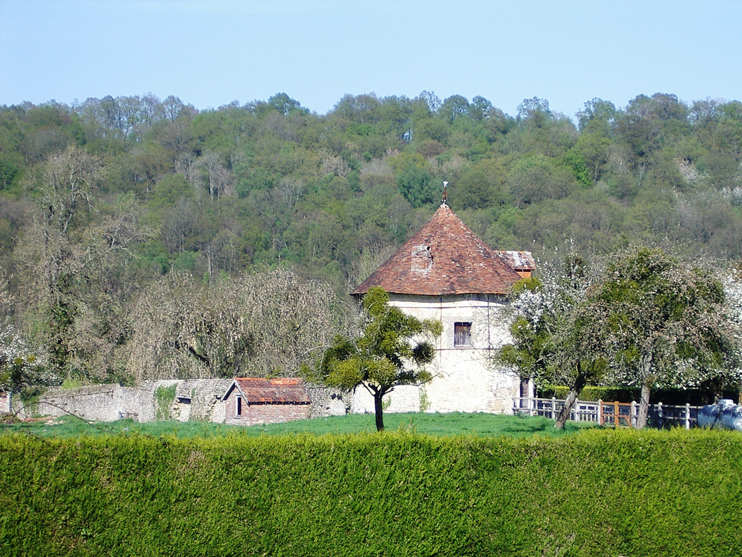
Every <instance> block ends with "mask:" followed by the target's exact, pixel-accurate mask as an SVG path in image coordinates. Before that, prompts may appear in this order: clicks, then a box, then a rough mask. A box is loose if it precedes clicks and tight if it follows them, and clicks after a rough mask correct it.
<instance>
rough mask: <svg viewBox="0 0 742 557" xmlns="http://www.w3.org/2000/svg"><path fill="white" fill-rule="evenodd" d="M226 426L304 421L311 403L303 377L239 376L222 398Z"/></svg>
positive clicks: (308, 413)
mask: <svg viewBox="0 0 742 557" xmlns="http://www.w3.org/2000/svg"><path fill="white" fill-rule="evenodd" d="M222 400H223V401H224V403H225V414H226V420H225V422H226V423H227V424H231V425H259V424H275V423H283V422H290V421H293V420H305V419H307V418H309V415H310V411H311V401H310V399H309V395H308V394H307V391H306V389H305V388H304V381H303V380H302V379H300V378H296V377H289V378H278V379H262V378H255V377H237V378H235V379H234V380H233V381H232V383H231V384H230V386H229V388H228V389H227V391H226V392H225V393H224V396H222Z"/></svg>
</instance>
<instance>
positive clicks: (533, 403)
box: [513, 398, 702, 429]
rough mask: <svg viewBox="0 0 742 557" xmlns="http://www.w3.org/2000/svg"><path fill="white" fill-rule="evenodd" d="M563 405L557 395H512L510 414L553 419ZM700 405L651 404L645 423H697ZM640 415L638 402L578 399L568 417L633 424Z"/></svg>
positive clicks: (618, 425)
mask: <svg viewBox="0 0 742 557" xmlns="http://www.w3.org/2000/svg"><path fill="white" fill-rule="evenodd" d="M562 408H564V400H563V399H558V398H514V399H513V414H516V415H521V416H545V417H547V418H551V419H554V420H555V419H556V417H557V416H558V415H559V412H561V410H562ZM700 408H702V406H691V405H690V404H686V405H684V406H672V405H669V404H662V403H661V402H658V403H657V404H651V405H650V406H649V415H648V416H647V423H648V424H650V425H652V426H655V427H666V426H681V427H684V428H685V429H690V428H691V427H696V426H697V425H698V410H699V409H700ZM638 415H639V403H638V402H634V401H632V402H629V403H623V402H603V401H602V400H598V401H584V400H579V399H578V400H577V401H575V403H574V405H573V406H572V411H571V412H570V416H569V419H570V420H574V421H576V422H594V423H597V424H600V425H612V426H614V427H636V419H637V416H638Z"/></svg>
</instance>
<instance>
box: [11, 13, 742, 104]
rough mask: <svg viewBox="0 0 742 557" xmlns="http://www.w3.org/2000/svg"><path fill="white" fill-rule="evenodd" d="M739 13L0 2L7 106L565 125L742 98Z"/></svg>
mask: <svg viewBox="0 0 742 557" xmlns="http://www.w3.org/2000/svg"><path fill="white" fill-rule="evenodd" d="M741 58H742V2H740V1H739V0H734V1H721V0H718V1H713V0H706V1H671V0H667V1H659V0H655V1H652V0H644V1H639V2H635V1H612V2H609V1H601V0H592V1H574V2H568V1H551V2H547V1H533V0H518V1H489V2H487V1H474V0H457V1H453V0H452V1H449V0H424V1H417V0H409V1H405V0H396V1H394V0H368V1H366V0H357V1H356V0H305V1H298V0H274V1H267V0H266V1H258V0H245V1H237V0H202V1H196V0H66V1H65V0H56V1H50V0H47V1H44V0H0V105H1V104H6V105H11V104H17V103H20V102H23V101H30V102H33V103H43V102H46V101H49V100H52V99H54V100H56V101H58V102H61V103H66V104H70V103H72V102H74V101H75V100H77V101H79V102H82V101H84V100H85V99H87V98H88V97H99V98H100V97H104V96H106V95H113V96H114V97H115V96H119V95H143V94H145V93H148V92H152V93H154V94H155V95H157V96H159V97H160V98H165V97H166V96H168V95H175V96H177V97H180V99H181V100H182V101H183V102H186V103H190V104H193V105H194V106H195V107H196V108H198V109H204V108H209V107H212V108H217V107H219V106H221V105H224V104H227V103H230V102H232V101H234V100H237V101H239V102H240V103H241V104H243V103H246V102H248V101H252V100H267V99H268V98H269V97H270V96H272V95H274V94H275V93H278V92H285V93H287V94H288V95H289V96H290V97H292V98H294V99H296V100H298V101H299V102H300V103H301V104H302V106H305V107H307V108H309V109H310V110H312V111H315V112H317V113H320V114H324V113H326V112H328V111H329V110H331V109H332V107H333V106H334V105H335V104H336V103H337V102H338V101H339V100H340V99H341V98H342V97H343V95H345V94H346V93H351V94H354V95H357V94H361V93H370V92H375V93H376V94H377V95H378V96H387V95H405V96H407V97H410V98H412V97H416V96H417V95H418V94H419V93H420V92H421V91H423V90H427V91H433V92H434V93H435V94H436V95H438V97H440V98H441V99H442V100H443V99H445V98H446V97H448V96H451V95H454V94H460V95H463V96H465V97H466V98H468V99H469V100H471V99H472V98H473V97H474V96H476V95H481V96H483V97H485V98H487V99H489V100H490V101H491V102H492V104H494V105H495V106H496V107H499V108H501V109H502V110H504V111H505V112H507V113H508V114H511V115H515V114H516V113H517V106H518V104H520V102H521V101H522V100H523V99H525V98H531V97H534V96H535V97H540V98H545V99H547V100H548V101H549V103H550V105H551V108H552V110H554V111H557V112H562V113H564V114H566V115H568V116H570V117H572V116H574V114H575V112H577V111H578V110H580V109H581V108H582V107H583V104H584V102H585V101H587V100H590V99H592V98H595V97H600V98H602V99H605V100H610V101H612V102H613V103H614V104H616V105H617V106H619V107H624V106H626V104H627V103H628V101H629V100H631V99H632V98H634V97H635V96H637V95H639V94H646V95H652V94H653V93H656V92H662V93H674V94H676V95H677V96H678V97H679V98H680V99H681V100H684V101H693V100H698V99H704V98H707V97H711V98H720V99H726V100H740V99H742V61H741Z"/></svg>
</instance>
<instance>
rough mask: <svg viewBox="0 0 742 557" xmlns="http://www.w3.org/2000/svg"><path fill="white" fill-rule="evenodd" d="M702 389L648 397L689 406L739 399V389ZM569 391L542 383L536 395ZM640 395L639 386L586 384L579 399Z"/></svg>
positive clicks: (617, 399)
mask: <svg viewBox="0 0 742 557" xmlns="http://www.w3.org/2000/svg"><path fill="white" fill-rule="evenodd" d="M710 387H711V386H709V387H708V388H703V389H654V390H653V391H652V394H651V396H650V397H649V402H650V404H657V403H658V402H661V403H662V404H673V405H683V404H690V405H691V406H703V405H705V404H713V403H715V402H716V401H717V400H718V399H719V398H727V399H730V400H734V401H739V389H733V388H732V389H730V388H726V389H722V390H720V391H719V390H715V389H712V388H710ZM568 393H569V387H561V386H558V385H544V386H542V387H540V388H539V392H538V396H539V397H541V398H551V397H555V398H566V397H567V394H568ZM640 395H641V389H640V388H638V387H637V388H634V389H632V388H628V387H595V386H590V385H588V386H587V387H585V388H584V389H582V393H581V394H580V399H581V400H602V401H603V402H631V401H632V400H633V401H634V402H636V401H638V400H639V396H640Z"/></svg>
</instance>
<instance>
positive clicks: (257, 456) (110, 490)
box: [0, 430, 742, 557]
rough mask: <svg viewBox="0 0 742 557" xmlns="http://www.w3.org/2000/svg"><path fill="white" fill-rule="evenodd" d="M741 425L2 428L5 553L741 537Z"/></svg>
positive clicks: (686, 544) (380, 551) (307, 550)
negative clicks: (111, 433) (219, 430)
mask: <svg viewBox="0 0 742 557" xmlns="http://www.w3.org/2000/svg"><path fill="white" fill-rule="evenodd" d="M740 463H742V436H740V435H739V434H737V433H735V432H724V431H705V430H691V431H684V430H672V431H669V432H667V431H665V432H662V431H659V432H658V431H629V430H618V431H612V430H609V431H599V430H589V431H586V432H583V433H580V434H577V435H574V436H569V437H562V438H555V439H547V438H540V437H532V438H529V439H525V440H523V439H506V438H488V439H482V438H473V437H456V438H433V437H425V436H419V435H409V434H404V433H399V432H398V433H394V434H381V435H377V434H368V435H353V436H322V437H315V436H287V437H263V438H245V437H239V438H238V437H233V438H220V439H200V440H176V439H174V438H153V437H146V436H132V437H123V436H118V437H104V438H95V439H92V438H84V439H80V440H74V439H73V440H70V439H64V440H56V439H53V440H46V439H40V438H32V437H28V436H23V435H9V436H3V437H0V472H1V474H0V554H1V555H4V556H11V555H114V556H117V555H122V556H123V555H126V556H128V555H137V556H146V555H291V556H294V555H297V556H302V555H307V556H309V555H312V556H317V555H323V556H328V555H329V556H331V555H342V556H355V555H395V556H397V555H401V556H406V555H410V556H411V555H421V556H422V555H437V556H447V555H452V556H454V555H455V556H465V555H586V556H587V555H590V556H594V555H632V556H640V555H647V556H650V555H651V556H656V555H663V556H673V555H694V556H705V555H709V556H711V555H713V556H714V557H723V556H730V557H731V556H735V557H737V556H738V555H740V553H742V529H740V527H739V523H738V517H739V503H740V501H742V464H740Z"/></svg>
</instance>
